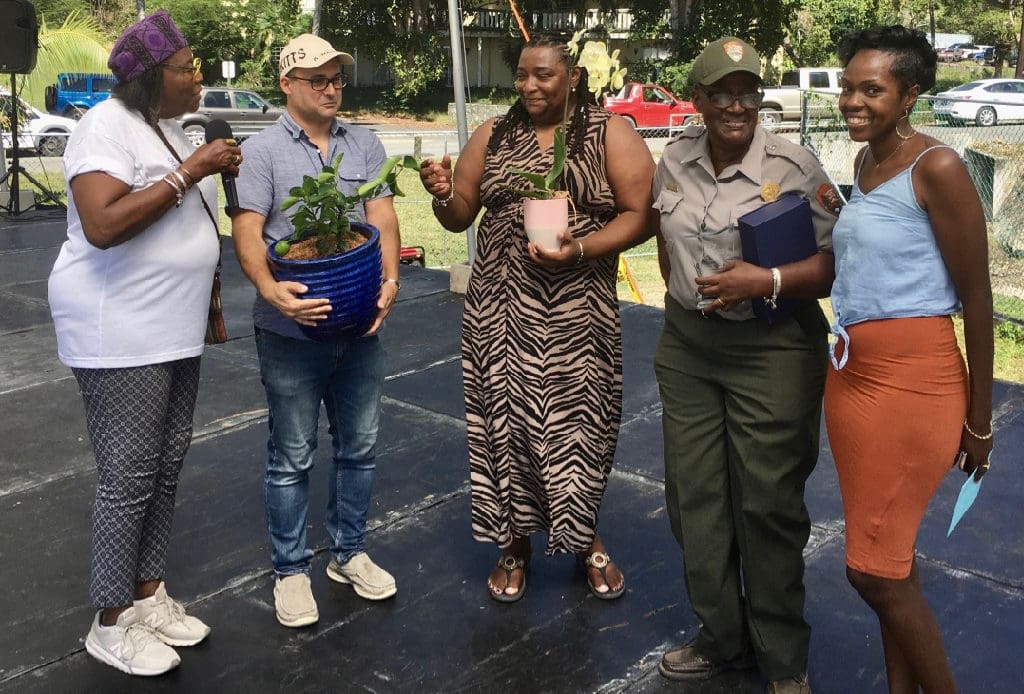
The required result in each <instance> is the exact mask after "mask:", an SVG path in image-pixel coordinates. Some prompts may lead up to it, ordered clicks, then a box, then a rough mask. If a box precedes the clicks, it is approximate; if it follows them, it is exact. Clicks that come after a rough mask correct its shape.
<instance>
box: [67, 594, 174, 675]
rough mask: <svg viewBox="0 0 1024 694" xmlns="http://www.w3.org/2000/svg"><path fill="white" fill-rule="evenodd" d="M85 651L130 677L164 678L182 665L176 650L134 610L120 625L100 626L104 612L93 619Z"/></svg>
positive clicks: (119, 622)
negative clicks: (161, 639) (157, 635)
mask: <svg viewBox="0 0 1024 694" xmlns="http://www.w3.org/2000/svg"><path fill="white" fill-rule="evenodd" d="M85 650H86V651H88V652H89V655H91V656H92V657H93V658H95V659H96V660H98V661H100V662H101V663H106V664H107V665H110V666H112V667H115V668H117V669H118V670H120V671H121V672H127V673H128V674H129V675H142V676H147V677H148V676H152V675H162V674H164V673H165V672H167V671H168V670H173V669H174V668H176V667H177V666H178V664H179V663H180V662H181V658H179V657H178V654H177V653H175V652H174V649H173V648H171V647H170V646H168V645H166V644H164V643H163V642H162V641H160V639H158V638H157V637H156V633H155V632H154V631H153V629H152V628H150V627H148V626H146V625H145V624H143V623H142V622H141V621H139V618H138V615H137V614H136V613H135V608H134V607H129V608H128V609H127V610H125V611H124V612H122V613H121V614H120V615H119V616H118V618H117V623H116V624H114V625H113V626H109V627H105V626H101V625H100V613H99V612H97V613H96V617H95V618H94V619H93V620H92V628H91V629H89V635H88V636H86V637H85Z"/></svg>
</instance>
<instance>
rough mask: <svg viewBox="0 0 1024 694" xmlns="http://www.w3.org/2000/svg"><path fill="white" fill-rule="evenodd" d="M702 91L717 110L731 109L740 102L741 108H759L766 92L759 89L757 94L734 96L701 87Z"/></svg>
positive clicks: (729, 93)
mask: <svg viewBox="0 0 1024 694" xmlns="http://www.w3.org/2000/svg"><path fill="white" fill-rule="evenodd" d="M701 90H702V91H703V92H704V93H705V94H706V95H707V97H708V101H710V102H711V105H712V106H714V107H715V108H729V107H730V106H732V105H733V104H735V103H736V102H737V101H738V102H740V106H742V107H743V108H757V107H758V106H760V105H761V102H762V101H763V100H764V90H763V89H761V88H760V87H758V90H757V91H756V92H752V93H750V94H732V93H731V92H715V91H711V90H710V89H705V88H704V87H701Z"/></svg>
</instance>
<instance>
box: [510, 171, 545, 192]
mask: <svg viewBox="0 0 1024 694" xmlns="http://www.w3.org/2000/svg"><path fill="white" fill-rule="evenodd" d="M505 171H507V172H508V173H510V174H515V175H516V176H522V177H523V178H525V179H526V180H527V181H529V182H530V183H532V184H533V186H534V187H535V188H540V189H541V190H546V189H547V187H548V185H547V181H546V180H545V178H544V176H543V175H542V174H539V173H534V172H532V171H525V170H523V169H516V168H512V167H509V168H507V169H505Z"/></svg>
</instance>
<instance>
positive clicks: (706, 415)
mask: <svg viewBox="0 0 1024 694" xmlns="http://www.w3.org/2000/svg"><path fill="white" fill-rule="evenodd" d="M760 70H761V61H760V58H759V57H758V55H757V52H756V51H755V50H754V49H753V47H752V46H750V44H748V43H747V42H745V41H743V40H741V39H738V38H735V37H731V36H729V37H725V38H721V39H719V40H717V41H714V42H712V43H710V44H708V46H707V47H706V48H705V49H704V50H703V51H702V52H701V54H700V55H699V56H698V57H697V59H696V61H694V64H693V71H692V72H691V78H692V80H693V82H694V83H695V89H694V96H693V102H694V105H695V106H696V108H697V110H698V111H699V112H700V114H701V115H702V116H703V119H704V127H703V128H700V127H691V128H686V129H685V130H684V131H683V133H682V134H681V135H680V136H679V137H678V138H676V139H675V140H673V141H671V142H670V143H669V144H668V145H667V146H666V147H665V152H664V154H663V155H662V157H661V161H660V162H659V164H658V168H657V172H656V173H655V177H654V190H653V197H654V200H655V203H654V207H655V209H656V210H657V212H658V214H657V219H658V223H659V230H658V250H659V261H660V265H661V267H662V268H663V274H664V275H665V278H666V284H667V285H668V295H667V296H666V299H665V327H664V331H663V333H662V337H661V340H660V342H659V344H658V349H657V352H656V353H655V358H654V364H655V373H656V375H657V378H658V386H659V389H660V392H661V400H662V409H663V427H662V429H663V434H664V440H665V446H664V448H665V502H666V507H667V510H668V516H669V519H670V522H671V524H672V531H673V533H674V534H675V537H676V539H677V541H678V542H679V545H680V547H681V548H682V550H683V560H684V573H685V577H686V590H687V593H688V597H689V599H690V604H691V605H692V606H693V610H694V612H695V613H696V615H697V619H698V621H699V622H700V628H699V630H698V632H697V635H696V638H694V640H693V641H691V642H690V643H688V644H686V645H684V646H682V647H680V648H675V649H672V650H670V651H668V652H667V653H665V655H664V656H663V657H662V660H661V664H660V667H659V669H660V671H661V673H662V675H664V676H665V677H667V678H669V679H675V680H686V679H695V680H702V679H705V678H709V677H713V676H715V675H717V674H719V673H722V672H725V671H729V670H746V669H750V668H753V667H754V666H755V665H756V666H758V667H759V668H760V669H761V672H762V674H764V675H765V676H766V677H767V678H768V680H769V691H770V692H773V693H778V694H781V693H783V692H785V693H787V694H789V693H792V694H809V693H810V684H809V682H808V679H807V655H808V646H809V643H810V626H808V624H807V622H806V621H805V620H804V615H803V611H804V600H805V597H804V586H803V574H804V562H803V554H802V552H803V548H804V545H805V544H806V543H807V538H808V535H809V533H810V518H809V516H808V513H807V508H806V506H805V505H804V499H803V493H804V485H805V483H806V481H807V477H808V476H809V475H810V473H811V470H813V469H814V465H815V462H816V461H817V458H818V432H819V429H820V425H821V398H822V393H823V390H824V384H825V367H826V364H827V361H828V356H827V348H826V334H827V332H828V324H827V323H826V322H825V318H824V316H823V315H822V313H821V308H820V307H819V306H818V303H817V302H816V301H813V299H814V298H815V297H821V296H826V295H827V294H828V291H829V288H830V286H831V283H832V278H833V276H834V271H833V257H832V252H831V251H832V227H833V225H834V224H835V221H836V211H835V210H834V208H833V205H832V204H831V201H832V200H833V198H832V194H833V193H834V191H833V189H832V187H831V186H830V185H829V183H828V178H827V177H826V175H825V173H824V171H822V169H821V166H820V165H819V164H818V162H817V161H816V160H815V158H814V157H813V155H811V154H810V152H808V151H807V150H805V149H804V148H802V147H800V146H799V145H796V144H794V143H791V142H789V141H787V140H785V139H783V138H782V137H780V136H778V135H775V134H774V133H770V132H767V131H766V130H765V129H764V128H762V127H760V125H759V115H758V108H759V107H760V105H761V100H762V96H763V93H762V90H761V76H760ZM786 193H793V194H796V195H798V196H801V197H804V198H807V199H808V200H809V201H810V215H811V220H810V223H811V226H812V228H813V234H814V245H815V246H816V247H817V252H816V253H814V254H812V255H811V256H810V257H808V258H806V259H804V260H800V261H797V262H794V263H787V264H783V265H780V266H779V267H774V268H768V267H759V266H758V265H754V264H752V263H748V262H745V261H744V260H743V257H742V253H741V248H742V244H741V242H740V236H739V230H738V228H737V222H736V220H737V218H738V217H740V216H741V215H743V214H745V213H747V212H751V211H753V210H757V209H758V208H760V207H762V206H763V205H765V204H767V203H768V202H770V201H772V200H774V199H775V198H776V197H778V196H779V195H782V194H786ZM780 296H784V297H793V298H799V299H803V300H804V301H805V302H806V303H804V304H803V305H802V307H801V308H799V309H797V310H796V311H795V312H794V313H792V314H790V315H787V316H785V317H784V318H778V319H777V320H776V321H775V322H774V323H772V324H770V325H769V324H768V323H766V322H764V321H763V320H762V319H759V318H757V317H755V315H754V311H753V308H754V305H755V302H756V303H761V304H769V305H771V304H774V303H775V301H776V300H777V299H778V298H779V297H780Z"/></svg>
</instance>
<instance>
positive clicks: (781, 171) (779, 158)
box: [653, 126, 840, 320]
mask: <svg viewBox="0 0 1024 694" xmlns="http://www.w3.org/2000/svg"><path fill="white" fill-rule="evenodd" d="M771 183H774V184H777V185H778V188H779V190H778V194H779V195H784V194H786V193H798V194H800V195H802V196H803V197H806V198H807V199H808V200H810V203H811V215H812V217H813V222H814V232H815V236H816V238H817V242H818V250H821V251H829V252H831V250H832V227H833V226H834V225H835V222H836V216H837V215H838V214H839V205H840V201H839V196H838V194H837V193H836V191H835V189H834V188H833V187H832V185H831V184H830V183H829V181H828V177H827V176H826V175H825V172H824V171H823V170H822V168H821V165H820V164H818V161H817V160H816V159H815V158H814V155H812V154H811V153H810V152H809V151H807V150H806V149H804V148H803V147H801V146H799V145H796V144H794V143H792V142H790V141H789V140H786V139H784V138H782V137H779V136H778V135H775V134H773V133H769V132H767V131H766V130H764V129H763V128H761V127H758V128H757V129H756V130H755V132H754V139H753V140H752V141H751V143H750V149H749V150H748V151H747V154H746V156H744V157H743V160H742V161H741V162H740V163H739V164H733V165H730V166H727V167H726V168H725V169H724V170H723V171H722V173H721V174H719V175H718V176H716V175H715V167H714V165H713V164H712V162H711V156H710V154H709V153H708V145H707V133H706V131H705V129H704V128H703V127H702V126H692V127H689V128H686V129H685V130H684V131H683V132H682V134H680V135H679V136H678V137H677V138H676V139H675V140H672V141H671V142H669V144H668V145H667V146H666V147H665V151H664V153H663V154H662V156H661V161H660V162H659V163H658V168H657V171H656V172H655V175H654V191H653V197H654V207H655V209H656V210H658V212H660V216H661V235H662V238H663V239H664V242H665V248H666V250H667V252H668V258H669V263H670V267H671V275H670V277H669V284H668V293H669V295H670V296H671V297H672V298H673V299H675V300H676V301H677V302H679V304H680V305H681V306H682V307H683V308H686V309H693V310H696V309H697V302H698V301H699V300H700V298H701V295H700V293H699V292H698V291H697V283H696V278H697V277H699V276H704V275H711V274H714V273H715V272H717V271H718V270H719V268H721V267H722V266H723V265H724V264H725V263H726V262H728V261H730V260H740V259H742V257H743V251H742V249H741V246H740V233H739V227H738V225H737V221H736V220H737V219H738V218H739V217H742V216H743V215H744V214H746V213H747V212H751V211H753V210H756V209H757V208H758V207H760V206H762V205H764V204H765V200H764V199H763V198H762V197H761V195H762V187H764V186H765V185H766V184H771ZM769 187H772V186H769ZM718 313H719V315H721V316H722V317H724V318H728V319H731V320H747V319H749V318H753V317H754V313H753V308H752V307H751V305H750V302H749V301H743V302H740V303H738V304H736V305H735V306H733V307H732V308H731V309H730V310H729V311H725V312H722V311H719V312H718Z"/></svg>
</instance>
